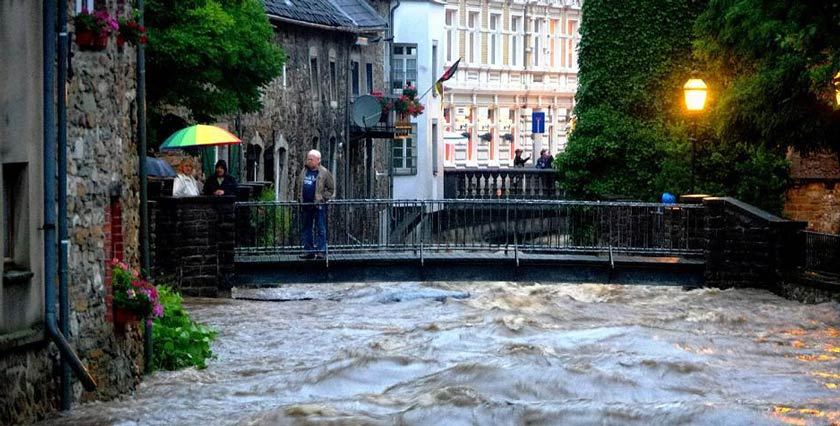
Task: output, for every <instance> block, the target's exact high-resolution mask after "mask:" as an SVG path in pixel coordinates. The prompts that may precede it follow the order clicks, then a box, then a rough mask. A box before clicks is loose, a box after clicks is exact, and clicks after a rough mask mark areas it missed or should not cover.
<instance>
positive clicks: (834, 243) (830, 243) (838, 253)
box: [801, 231, 840, 274]
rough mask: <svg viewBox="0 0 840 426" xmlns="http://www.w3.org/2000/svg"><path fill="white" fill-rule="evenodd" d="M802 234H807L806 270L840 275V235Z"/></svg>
mask: <svg viewBox="0 0 840 426" xmlns="http://www.w3.org/2000/svg"><path fill="white" fill-rule="evenodd" d="M801 232H802V233H803V234H805V270H806V271H809V272H818V273H829V274H840V235H835V234H826V233H823V232H814V231H801Z"/></svg>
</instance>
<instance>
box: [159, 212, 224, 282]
mask: <svg viewBox="0 0 840 426" xmlns="http://www.w3.org/2000/svg"><path fill="white" fill-rule="evenodd" d="M234 201H235V198H234V197H189V198H173V197H162V198H160V199H158V200H156V202H155V203H154V205H153V207H152V206H150V207H152V208H151V210H154V212H153V214H152V217H153V218H154V225H153V227H154V233H153V235H152V241H151V243H152V244H151V245H152V250H153V253H154V254H153V257H152V259H153V262H152V263H153V267H152V268H153V271H152V275H153V277H154V279H155V282H156V283H158V284H170V285H172V286H174V287H175V288H176V289H177V290H179V291H181V292H182V293H183V294H184V295H188V296H209V297H215V296H219V295H222V294H224V293H225V289H227V288H228V285H229V284H228V281H229V280H230V279H231V277H232V275H233V247H234V242H235V241H234V236H235V234H234V232H235V231H234V211H233V203H234Z"/></svg>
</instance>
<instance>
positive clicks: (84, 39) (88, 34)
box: [76, 30, 93, 50]
mask: <svg viewBox="0 0 840 426" xmlns="http://www.w3.org/2000/svg"><path fill="white" fill-rule="evenodd" d="M76 44H77V45H78V46H79V47H80V48H82V49H83V50H84V49H90V48H91V47H92V46H93V31H91V30H82V31H79V32H77V33H76Z"/></svg>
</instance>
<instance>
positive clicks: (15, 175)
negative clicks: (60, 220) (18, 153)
mask: <svg viewBox="0 0 840 426" xmlns="http://www.w3.org/2000/svg"><path fill="white" fill-rule="evenodd" d="M25 177H26V164H24V163H15V164H3V185H2V187H3V211H2V222H3V262H4V263H8V262H11V263H13V264H15V265H17V266H21V267H29V253H28V251H29V250H28V248H27V247H28V235H27V233H26V222H27V221H28V220H29V214H28V212H27V205H28V200H29V190H28V188H27V185H26V179H25Z"/></svg>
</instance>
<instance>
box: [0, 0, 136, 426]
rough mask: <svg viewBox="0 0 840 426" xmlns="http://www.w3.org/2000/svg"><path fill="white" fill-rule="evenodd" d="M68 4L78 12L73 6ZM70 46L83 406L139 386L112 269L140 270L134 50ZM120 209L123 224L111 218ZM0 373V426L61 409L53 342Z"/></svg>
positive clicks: (72, 239)
mask: <svg viewBox="0 0 840 426" xmlns="http://www.w3.org/2000/svg"><path fill="white" fill-rule="evenodd" d="M67 5H68V7H69V9H70V10H71V11H72V10H74V8H75V2H71V1H68V2H67ZM97 6H104V8H105V9H106V10H107V11H108V12H109V14H110V15H112V16H115V15H118V16H131V14H132V10H131V7H130V5H129V3H128V2H124V1H122V0H107V1H102V2H99V1H97ZM31 30H32V31H37V30H39V29H37V28H32V29H31ZM70 30H71V31H72V20H71V24H70ZM70 43H71V49H72V51H73V58H72V68H71V74H70V76H71V78H70V79H69V80H68V83H67V94H68V105H67V145H68V146H67V157H68V164H67V166H68V179H67V188H68V205H67V215H68V227H69V243H70V251H69V293H70V300H69V304H70V324H69V325H70V336H68V340H69V342H70V344H71V345H72V346H73V347H74V349H75V350H76V352H77V354H78V355H79V357H80V358H81V360H82V363H83V364H85V365H86V366H87V368H88V369H89V371H90V373H91V374H92V375H93V377H94V379H95V380H96V381H97V383H98V387H97V388H96V390H95V391H93V392H85V391H83V389H82V387H81V385H80V384H79V383H78V382H75V384H74V386H73V392H72V393H73V400H74V403H79V402H81V401H88V400H94V399H99V400H101V399H111V398H115V397H117V396H119V395H121V394H124V393H126V392H128V391H130V390H132V389H133V388H134V387H135V386H136V384H137V383H138V382H139V379H140V375H141V374H142V371H143V348H142V336H141V334H140V331H139V329H138V326H136V325H135V326H129V327H128V328H127V329H126V330H122V331H120V330H115V328H114V325H113V324H112V323H111V310H112V307H111V305H110V294H111V293H110V288H109V285H110V283H109V277H110V274H108V271H107V268H108V266H107V262H108V261H109V260H110V256H112V255H115V254H121V255H122V258H123V259H124V260H125V261H126V262H128V263H130V264H132V265H135V266H136V265H137V264H138V225H139V197H138V179H137V174H138V173H137V164H138V156H137V145H136V140H135V138H136V127H137V122H136V103H135V101H136V79H135V75H136V74H135V73H136V51H135V49H134V48H132V47H130V46H126V47H125V48H124V49H122V50H118V48H117V46H116V43H115V36H112V37H111V40H110V42H109V45H108V47H107V48H106V49H105V50H102V51H80V50H79V49H78V47H77V46H76V45H75V43H74V42H73V41H72V40H71V42H70ZM39 47H40V45H39ZM59 60H61V59H59ZM59 87H60V86H59ZM58 90H61V89H58ZM115 206H116V207H117V210H116V211H119V212H120V214H119V221H115V220H116V217H112V213H113V212H114V211H115V210H114V208H115ZM36 285H41V286H43V283H38V284H36ZM0 371H2V372H3V373H2V375H0V424H9V423H17V422H31V421H34V420H37V419H40V418H44V417H46V416H49V415H50V414H51V412H53V411H55V410H56V409H57V407H58V403H59V395H58V394H59V374H58V371H59V367H58V356H57V350H56V348H55V345H54V344H51V343H48V342H46V341H43V340H42V341H40V342H37V343H35V344H33V345H29V346H23V347H18V348H14V349H12V350H10V351H8V352H4V353H3V354H2V356H0Z"/></svg>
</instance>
